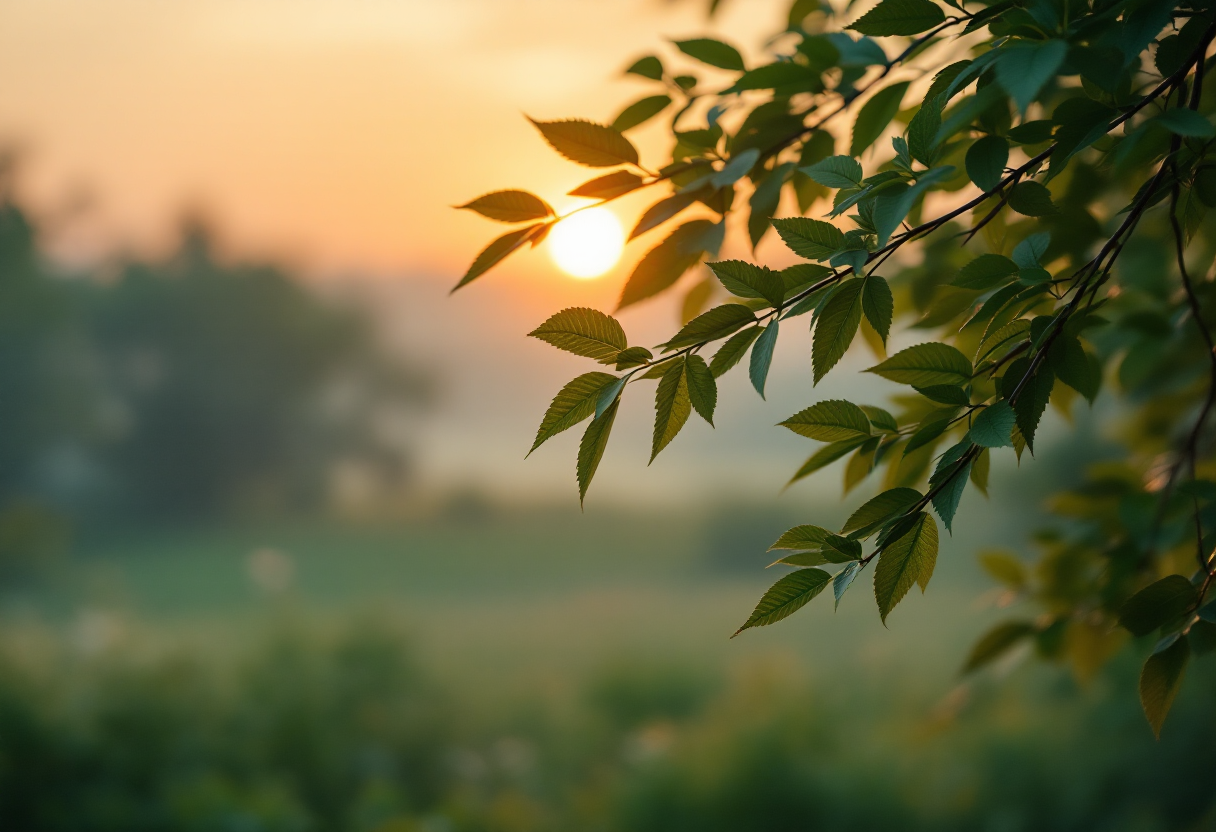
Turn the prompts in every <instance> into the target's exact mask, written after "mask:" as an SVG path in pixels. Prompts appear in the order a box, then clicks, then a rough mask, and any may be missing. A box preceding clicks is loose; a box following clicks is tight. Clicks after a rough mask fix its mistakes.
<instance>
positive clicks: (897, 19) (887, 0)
mask: <svg viewBox="0 0 1216 832" xmlns="http://www.w3.org/2000/svg"><path fill="white" fill-rule="evenodd" d="M945 21H946V15H945V14H944V13H943V12H942V10H941V7H940V6H938V5H937V4H936V3H932V2H930V0H883V2H881V3H879V4H878V5H877V6H875V7H874V8H872V9H870V10H869V11H868V12H866V13H865V14H863V15H862V16H861V17H860V18H858V19H857V21H856V22H855V23H853V24H852V25H851V26H849V28H850V29H853V30H854V31H857V32H861V33H862V34H863V35H870V36H872V37H885V36H888V35H919V34H920V33H921V32H925V31H928V30H929V29H932V28H933V27H934V26H937V25H938V24H940V23H944V22H945Z"/></svg>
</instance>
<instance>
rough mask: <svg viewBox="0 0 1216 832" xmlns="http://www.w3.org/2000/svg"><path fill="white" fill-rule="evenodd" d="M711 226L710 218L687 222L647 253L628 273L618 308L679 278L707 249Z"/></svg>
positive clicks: (655, 291) (656, 292) (698, 260)
mask: <svg viewBox="0 0 1216 832" xmlns="http://www.w3.org/2000/svg"><path fill="white" fill-rule="evenodd" d="M714 227H715V223H712V222H710V221H709V220H693V221H692V222H686V223H684V224H683V225H681V226H680V227H679V228H677V229H676V230H675V231H673V232H671V235H670V236H668V237H667V239H666V240H664V241H663V242H661V243H659V244H658V245H657V246H655V247H654V248H652V249H651V250H650V251H648V252H646V256H645V257H643V258H642V259H641V260H640V261H639V262H638V264H637V266H635V267H634V270H633V274H631V275H629V281H628V282H627V283H626V284H625V288H624V290H623V291H622V292H621V301H620V303H619V304H618V306H617V308H618V309H623V308H624V307H626V306H629V305H631V304H634V303H637V302H638V301H641V300H645V299H646V298H648V297H651V296H653V295H657V294H658V293H659V292H661V291H663V290H664V289H666V288H668V287H670V286H671V285H672V284H673V283H675V282H676V281H677V280H679V279H680V277H681V276H682V275H683V274H684V272H686V271H688V270H689V269H691V268H692V267H693V266H695V265H696V264H697V263H699V262H700V260H701V255H702V254H704V253H705V251H706V248H705V246H706V235H707V232H709V231H711V230H712V229H714Z"/></svg>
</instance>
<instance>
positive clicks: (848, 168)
mask: <svg viewBox="0 0 1216 832" xmlns="http://www.w3.org/2000/svg"><path fill="white" fill-rule="evenodd" d="M800 170H801V171H802V172H803V173H805V174H806V175H807V176H809V177H811V179H814V180H815V181H816V182H818V183H819V184H820V185H823V186H824V187H826V188H857V187H860V186H861V177H862V172H861V163H860V162H858V161H857V160H856V159H854V158H853V157H852V156H829V157H828V158H826V159H822V160H820V161H818V162H816V163H815V164H813V165H810V166H808V167H805V168H800Z"/></svg>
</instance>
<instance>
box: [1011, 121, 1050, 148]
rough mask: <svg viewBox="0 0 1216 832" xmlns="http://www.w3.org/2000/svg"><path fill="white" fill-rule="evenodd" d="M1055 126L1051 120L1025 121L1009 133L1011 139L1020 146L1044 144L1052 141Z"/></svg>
mask: <svg viewBox="0 0 1216 832" xmlns="http://www.w3.org/2000/svg"><path fill="white" fill-rule="evenodd" d="M1054 129H1055V125H1054V124H1053V123H1052V122H1051V120H1050V119H1040V120H1039V121H1024V122H1022V123H1021V124H1019V125H1018V126H1017V127H1014V128H1013V129H1012V130H1010V131H1009V134H1008V135H1009V138H1010V139H1011V140H1012V141H1015V142H1017V143H1018V144H1042V143H1043V142H1046V141H1050V140H1051V132H1052V130H1054Z"/></svg>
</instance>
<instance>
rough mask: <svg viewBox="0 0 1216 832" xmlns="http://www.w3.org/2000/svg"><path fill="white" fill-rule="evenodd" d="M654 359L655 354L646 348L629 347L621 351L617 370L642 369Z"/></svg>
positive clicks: (617, 360)
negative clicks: (641, 367)
mask: <svg viewBox="0 0 1216 832" xmlns="http://www.w3.org/2000/svg"><path fill="white" fill-rule="evenodd" d="M652 358H654V353H652V352H651V351H650V350H648V349H646V348H645V347H629V348H628V349H624V350H621V351H620V353H619V354H618V355H617V357H616V368H617V369H618V370H629V369H632V368H634V367H640V366H642V365H643V364H645V363H646V362H647V361H649V360H650V359H652Z"/></svg>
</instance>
